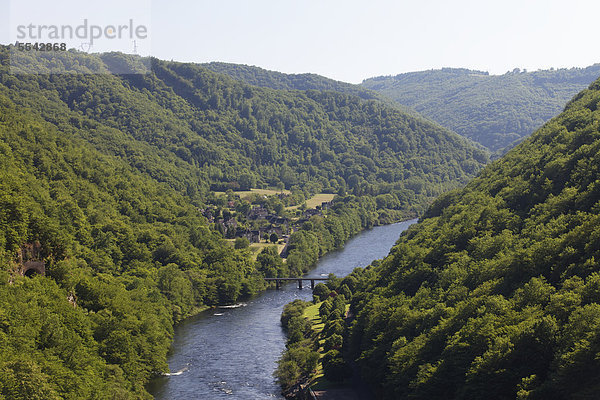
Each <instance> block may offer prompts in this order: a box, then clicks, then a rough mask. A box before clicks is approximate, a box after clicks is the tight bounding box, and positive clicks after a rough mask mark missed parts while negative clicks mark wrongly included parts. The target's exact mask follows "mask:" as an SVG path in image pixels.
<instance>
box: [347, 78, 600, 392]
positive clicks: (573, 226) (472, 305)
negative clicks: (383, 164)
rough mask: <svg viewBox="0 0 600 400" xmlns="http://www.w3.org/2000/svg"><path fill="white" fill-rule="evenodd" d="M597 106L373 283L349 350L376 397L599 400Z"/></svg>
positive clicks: (414, 244)
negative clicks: (597, 398) (596, 398)
mask: <svg viewBox="0 0 600 400" xmlns="http://www.w3.org/2000/svg"><path fill="white" fill-rule="evenodd" d="M599 104H600V80H598V81H596V82H595V83H593V84H592V85H591V86H590V88H589V89H588V90H584V91H583V92H581V93H580V94H579V95H577V96H576V97H575V98H574V99H573V100H572V101H571V102H570V103H569V104H568V105H567V107H566V109H565V111H564V112H563V113H562V114H560V115H559V116H558V117H556V118H555V119H553V120H551V121H550V122H548V123H547V124H546V125H545V126H544V127H543V128H541V129H539V130H538V131H537V132H536V133H534V134H533V135H532V136H531V137H530V138H529V139H527V140H526V141H525V142H524V143H522V144H521V145H519V146H518V147H517V148H515V149H513V150H512V151H510V152H509V153H508V154H507V155H506V156H505V157H503V158H502V159H500V160H499V161H497V162H494V163H493V164H491V165H489V166H488V167H487V168H486V169H485V170H484V171H483V172H482V173H481V174H480V176H479V177H477V178H476V179H474V180H473V181H472V182H470V183H469V184H468V185H467V187H466V188H464V189H463V190H459V191H455V192H452V193H450V194H447V195H444V196H442V197H441V198H439V199H438V200H437V201H436V202H435V203H434V204H433V205H432V207H431V208H430V209H429V210H428V211H427V213H426V214H425V216H424V217H423V218H422V219H421V221H420V222H419V224H417V225H415V226H414V227H411V229H409V230H408V231H407V233H406V234H404V235H403V236H402V237H401V238H400V239H399V241H398V243H397V245H396V246H395V247H394V248H393V249H392V251H391V253H390V255H389V256H388V257H387V258H386V259H385V260H383V262H382V263H381V264H380V265H379V266H377V267H374V268H371V269H369V270H368V271H367V272H366V275H367V276H369V277H370V278H368V279H365V280H363V282H362V288H361V290H360V291H359V292H358V293H355V296H354V300H353V309H354V312H355V313H357V314H358V316H357V318H356V321H355V323H354V325H353V327H352V329H351V335H350V338H349V342H348V343H347V345H348V346H349V348H350V350H351V353H352V354H353V357H354V358H356V359H357V360H358V362H359V364H360V366H361V367H362V371H363V373H364V375H365V377H367V378H368V379H369V381H370V382H371V383H372V384H373V385H374V386H376V387H377V390H378V392H379V397H380V398H384V399H404V398H410V399H449V398H451V399H486V398H490V396H491V397H493V398H496V399H514V398H519V399H566V398H569V399H591V398H595V397H597V393H598V390H599V389H600V373H599V371H600V357H599V354H600V290H599V288H600V268H599V266H598V259H599V257H600V216H599V211H600V122H599V121H600V110H599V109H598V105H599Z"/></svg>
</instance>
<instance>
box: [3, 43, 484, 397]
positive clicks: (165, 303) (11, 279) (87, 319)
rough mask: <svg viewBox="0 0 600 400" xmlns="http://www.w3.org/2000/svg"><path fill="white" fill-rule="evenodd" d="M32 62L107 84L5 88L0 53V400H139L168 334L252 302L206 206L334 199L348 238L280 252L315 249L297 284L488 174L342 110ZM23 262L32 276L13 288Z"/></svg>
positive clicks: (160, 67)
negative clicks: (35, 268)
mask: <svg viewBox="0 0 600 400" xmlns="http://www.w3.org/2000/svg"><path fill="white" fill-rule="evenodd" d="M24 57H27V55H26V54H24ZM38 61H39V62H40V64H36V67H37V68H40V71H44V69H45V71H47V72H50V71H51V70H54V71H56V70H59V71H78V72H90V71H92V70H93V71H95V72H105V73H104V74H88V75H83V74H74V73H70V74H50V73H46V74H37V75H13V74H11V73H9V60H8V49H7V48H6V47H2V48H1V49H0V265H1V267H0V398H7V399H62V398H66V399H104V398H110V399H113V398H120V399H130V398H131V399H133V398H136V399H139V398H147V397H149V395H148V394H147V392H146V391H145V389H144V384H145V383H146V382H147V381H148V379H149V378H150V377H152V376H155V375H156V374H160V373H162V372H166V370H167V364H166V353H167V351H168V348H169V344H170V340H171V337H172V334H173V328H172V327H173V324H174V323H175V322H176V321H178V320H181V319H182V318H184V317H186V316H188V315H190V314H191V313H193V312H194V310H195V309H196V308H198V307H203V306H207V305H208V306H211V305H215V304H219V303H231V302H235V301H236V300H238V299H239V298H240V297H242V296H245V295H249V294H252V293H255V292H256V291H257V290H260V289H262V288H264V281H263V279H262V278H263V277H264V274H265V273H267V272H268V271H267V272H265V271H264V270H263V269H261V268H262V264H260V262H255V261H254V260H253V259H252V257H251V256H250V254H249V251H248V250H235V249H233V248H232V246H229V245H228V244H225V242H224V240H223V236H222V235H221V234H219V233H218V232H217V231H216V229H213V227H210V226H208V225H207V222H206V219H205V218H204V217H202V215H201V210H202V209H203V208H205V207H207V206H209V205H212V204H210V202H211V201H216V200H215V199H216V196H215V194H214V193H213V192H212V191H211V189H213V190H214V189H221V190H223V189H227V188H232V189H237V188H249V187H253V188H254V187H266V186H272V187H285V188H288V189H291V191H292V192H303V193H305V194H306V195H309V194H311V193H316V192H320V191H328V192H335V193H339V194H340V195H341V196H340V198H341V199H343V200H341V201H340V202H339V204H335V202H334V205H333V206H332V210H331V213H332V214H331V216H335V215H336V213H337V212H339V213H340V214H343V213H345V215H347V216H348V217H347V218H346V219H347V220H350V218H352V219H351V221H352V223H353V226H351V227H349V226H342V225H341V223H340V220H343V219H342V217H340V218H339V219H336V218H329V217H328V221H326V222H323V220H324V218H319V217H313V219H314V224H313V226H314V232H313V231H310V232H307V233H306V234H304V235H303V236H301V237H300V238H299V240H297V241H296V242H295V243H293V245H294V246H295V247H296V248H301V247H302V245H305V244H306V243H314V242H316V244H317V245H316V246H312V248H311V253H310V254H308V255H307V257H306V258H302V257H301V255H298V254H296V257H295V260H296V261H297V264H302V265H300V267H301V268H307V267H308V264H307V262H305V261H304V260H305V259H308V260H309V261H312V260H314V258H316V257H318V255H320V254H322V252H323V251H325V250H326V249H329V248H332V247H333V246H334V245H338V246H339V245H340V243H343V240H344V238H346V239H347V236H348V235H349V234H350V233H352V232H356V231H357V230H359V229H360V228H361V227H363V226H364V225H366V224H367V223H371V224H372V223H373V221H377V219H378V218H379V216H380V215H379V214H378V212H379V211H378V210H390V211H392V212H395V213H397V214H396V215H408V214H411V213H415V212H419V211H420V210H423V209H424V208H425V206H426V204H427V203H428V202H429V201H430V199H431V198H432V197H433V196H434V195H437V194H438V193H440V192H442V191H445V190H447V189H450V188H452V187H456V186H460V185H461V184H463V183H464V182H466V181H467V180H468V179H469V178H470V177H471V176H472V175H473V174H475V173H476V172H477V171H478V170H480V168H481V167H482V165H483V164H484V163H485V161H486V155H485V154H484V153H483V152H481V151H480V150H477V149H475V148H474V147H473V146H471V145H470V144H469V143H467V142H466V141H465V140H464V139H463V138H460V137H459V136H457V135H455V134H452V133H449V132H448V131H446V130H444V129H442V128H440V127H438V126H436V125H433V124H431V123H425V122H423V121H421V120H418V119H415V118H412V117H409V116H406V115H404V114H402V113H400V112H399V111H397V110H395V109H393V108H389V107H387V106H385V105H382V104H380V103H378V102H376V101H366V100H363V99H360V98H358V97H356V96H352V95H348V94H339V93H322V92H318V91H306V92H294V93H292V92H289V93H288V92H283V91H276V90H273V89H267V88H257V87H253V86H250V85H247V84H243V83H240V82H237V81H235V80H233V79H231V78H229V77H226V76H223V75H220V74H216V73H214V72H211V71H209V70H207V69H205V68H203V67H200V66H197V65H191V64H181V63H168V62H164V61H160V60H152V64H153V72H152V73H150V74H146V75H139V74H138V75H135V74H133V75H121V76H116V75H110V74H106V72H108V70H109V69H110V68H114V67H115V66H117V67H119V66H121V67H122V66H124V65H134V64H135V63H136V57H130V56H125V55H122V54H105V55H103V56H102V57H101V58H98V57H97V56H91V55H87V54H82V53H79V52H74V51H68V52H65V53H64V54H62V55H61V54H58V55H56V54H55V55H54V56H52V58H48V59H46V60H43V59H42V60H38ZM36 62H37V61H36ZM346 194H347V195H346ZM225 204H226V203H225ZM356 204H358V205H357V206H355V205H356ZM352 207H354V208H353V209H350V208H352ZM231 212H232V213H233V212H235V211H234V210H232V211H231ZM328 229H330V230H332V231H333V230H335V235H333V234H330V233H329V231H328ZM300 232H304V231H303V230H301V231H300ZM315 232H316V233H315ZM317 235H320V236H319V238H320V237H327V238H328V239H331V240H330V242H328V243H321V242H320V241H319V240H318V238H317ZM326 235H329V236H326ZM309 239H312V240H313V241H312V242H311V241H309ZM290 240H291V239H290ZM290 247H292V246H290ZM28 249H35V251H33V250H31V251H30V250H28ZM20 251H21V254H22V255H23V256H24V258H23V260H20V259H19V256H18V254H19V252H20ZM267 256H268V254H267ZM308 256H309V257H308ZM263 258H268V257H263ZM274 258H277V259H279V258H278V257H274ZM290 258H291V256H290ZM27 259H29V260H33V262H41V261H42V260H43V261H44V262H45V266H46V276H45V277H35V278H33V279H28V278H24V277H19V276H18V274H16V273H15V270H18V269H19V264H20V263H21V262H22V261H26V260H27ZM279 263H281V260H280V259H279ZM200 334H201V333H200Z"/></svg>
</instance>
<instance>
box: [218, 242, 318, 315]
mask: <svg viewBox="0 0 600 400" xmlns="http://www.w3.org/2000/svg"><path fill="white" fill-rule="evenodd" d="M225 240H226V241H227V242H228V243H229V244H231V246H232V247H233V245H234V243H235V239H225ZM269 246H277V253H279V254H281V252H282V251H283V248H284V247H285V244H283V243H281V244H280V243H277V244H273V243H271V242H269V243H265V242H264V241H261V242H260V243H250V246H249V247H248V248H249V249H250V251H251V252H252V258H254V259H255V260H256V256H258V253H260V252H261V251H262V249H264V248H265V247H269ZM317 312H318V310H317Z"/></svg>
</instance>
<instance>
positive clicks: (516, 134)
mask: <svg viewBox="0 0 600 400" xmlns="http://www.w3.org/2000/svg"><path fill="white" fill-rule="evenodd" d="M599 75H600V64H596V65H592V66H590V67H587V68H583V69H582V68H572V69H559V70H548V71H536V72H524V71H523V72H521V71H519V70H515V71H513V72H508V73H506V74H504V75H489V74H488V73H487V72H481V71H471V70H467V69H455V68H443V69H441V70H431V71H422V72H412V73H406V74H400V75H396V76H386V77H377V78H371V79H366V80H365V81H363V83H362V86H364V87H365V88H367V89H371V90H375V91H377V92H380V93H382V94H384V95H386V96H388V97H390V98H392V99H394V100H395V101H397V102H398V103H400V104H403V105H405V106H408V107H412V108H413V109H414V110H416V111H417V112H419V113H421V114H422V115H424V116H426V117H428V118H431V119H432V120H433V121H436V122H437V123H439V124H440V125H442V126H444V127H446V128H448V129H451V130H453V131H454V132H457V133H458V134H460V135H462V136H465V137H468V138H469V139H472V140H474V141H476V142H478V143H481V144H482V145H484V146H485V147H487V148H488V149H490V150H491V151H497V150H500V149H502V148H504V147H506V146H509V145H511V144H512V143H514V142H515V141H519V140H520V139H522V138H523V137H525V136H527V135H529V134H531V133H532V132H533V131H534V130H535V129H537V128H538V127H539V126H541V125H542V124H543V123H545V122H546V121H548V120H549V119H550V118H552V117H554V116H555V115H557V114H558V113H559V112H560V111H561V110H562V109H563V107H564V105H565V104H566V103H567V101H569V100H570V99H571V97H573V96H574V95H575V94H576V93H578V92H579V91H581V90H583V89H584V88H585V87H587V85H589V84H590V83H591V82H593V81H594V80H595V79H596V78H597V77H598V76H599Z"/></svg>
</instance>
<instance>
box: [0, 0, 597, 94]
mask: <svg viewBox="0 0 600 400" xmlns="http://www.w3.org/2000/svg"><path fill="white" fill-rule="evenodd" d="M111 2H112V3H113V4H112V5H111V4H110V3H111ZM15 3H18V4H19V5H21V6H20V7H21V9H28V10H41V11H40V12H39V15H43V16H44V23H53V22H51V21H53V20H56V21H59V20H60V21H62V20H65V19H67V20H69V19H70V20H71V21H79V20H82V19H83V18H84V17H85V18H90V19H91V18H93V17H97V16H98V15H103V17H104V18H107V16H108V17H111V18H112V16H113V15H114V19H117V17H119V18H121V19H123V18H125V17H128V16H129V15H130V14H131V13H134V14H136V13H139V14H144V15H146V16H148V15H149V16H150V18H151V25H150V37H151V50H149V51H151V53H152V55H153V56H156V57H158V58H162V59H169V60H170V59H173V60H178V61H195V62H208V61H225V62H234V63H243V64H250V65H257V66H260V67H263V68H267V69H272V70H278V71H282V72H288V73H300V72H314V73H318V74H321V75H325V76H327V77H330V78H335V79H339V80H343V81H347V82H353V83H357V82H360V81H362V79H364V78H368V77H372V76H377V75H390V74H398V73H401V72H408V71H416V70H424V69H431V68H441V67H466V68H472V69H480V70H484V71H489V72H490V73H494V74H502V73H504V72H506V71H508V70H512V69H513V68H515V67H519V68H527V69H529V70H535V69H539V68H544V69H545V68H550V67H572V66H579V67H583V66H587V65H591V64H593V63H596V62H600V53H599V52H598V51H597V49H598V47H597V45H596V43H597V38H598V37H599V33H598V31H597V24H598V23H597V18H598V16H600V2H599V1H597V0H585V1H583V0H569V1H565V0H562V1H558V0H539V1H538V0H502V1H486V0H478V1H471V0H458V1H452V0H446V1H442V0H411V1H402V0H401V1H391V0H363V1H356V0H344V1H338V0H302V1H300V0H297V1H287V0H243V1H242V0H199V1H192V0H169V1H164V0H139V1H138V0H136V1H134V2H131V1H127V0H121V1H119V2H116V1H115V0H112V1H102V2H97V3H90V2H84V1H82V0H79V4H83V3H85V4H86V6H90V7H91V5H94V6H95V7H102V10H101V11H98V12H93V11H90V9H89V7H88V9H86V10H85V11H84V10H82V9H81V7H82V6H74V5H73V4H77V3H74V2H73V1H61V0H53V1H41V0H40V1H29V0H13V5H14V4H15ZM26 3H29V5H27V6H25V4H26ZM63 3H64V5H62V4H63ZM149 3H151V6H140V4H149ZM0 5H1V6H2V10H6V9H8V0H0ZM127 5H129V6H130V7H125V6H127ZM142 8H143V10H142ZM132 10H133V11H132ZM18 12H19V13H20V14H19V16H20V17H23V16H24V15H25V13H24V12H22V11H18ZM2 14H3V16H4V18H5V21H0V22H1V23H2V26H3V27H4V29H3V31H2V32H0V39H1V40H0V42H2V43H8V42H9V41H10V38H11V36H10V33H11V32H7V31H9V30H10V29H7V27H8V25H9V24H8V21H7V17H6V15H7V13H2ZM32 14H33V11H32ZM27 17H29V15H28V14H27ZM140 18H141V17H140ZM13 19H14V18H13ZM48 21H50V22H48ZM56 23H58V22H56ZM73 23H74V22H73ZM13 33H14V32H13ZM127 46H130V45H129V44H128V45H127ZM98 49H102V48H101V47H97V48H96V50H98ZM119 50H123V49H120V48H119ZM124 50H126V51H127V49H124Z"/></svg>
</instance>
